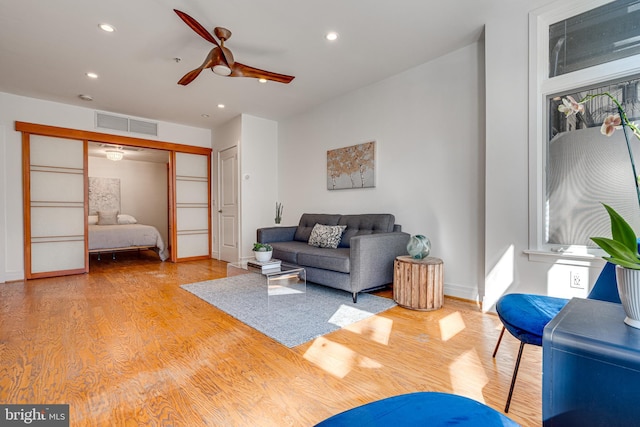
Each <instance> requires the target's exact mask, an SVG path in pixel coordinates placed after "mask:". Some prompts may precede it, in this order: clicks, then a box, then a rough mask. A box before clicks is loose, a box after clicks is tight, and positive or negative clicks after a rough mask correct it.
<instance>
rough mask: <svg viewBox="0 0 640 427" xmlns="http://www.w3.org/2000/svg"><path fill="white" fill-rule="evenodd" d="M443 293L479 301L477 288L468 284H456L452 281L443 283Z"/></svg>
mask: <svg viewBox="0 0 640 427" xmlns="http://www.w3.org/2000/svg"><path fill="white" fill-rule="evenodd" d="M444 294H445V295H447V296H450V297H455V298H461V299H466V300H469V301H475V302H479V301H480V296H479V295H478V289H477V288H470V287H468V286H462V285H456V284H452V283H445V284H444Z"/></svg>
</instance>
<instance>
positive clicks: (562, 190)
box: [529, 0, 640, 255]
mask: <svg viewBox="0 0 640 427" xmlns="http://www.w3.org/2000/svg"><path fill="white" fill-rule="evenodd" d="M557 4H558V3H556V5H557ZM530 23H531V25H530V31H531V34H530V58H531V61H530V63H531V69H530V71H531V72H530V91H529V96H530V111H531V114H530V125H529V130H530V154H531V156H530V158H531V161H530V177H531V180H530V182H531V184H530V194H531V197H530V201H531V203H530V213H531V215H530V218H531V222H530V249H532V250H534V251H545V252H547V251H552V252H569V253H573V254H584V255H586V254H588V253H590V252H594V250H597V247H596V246H595V244H594V243H593V242H592V241H591V240H590V237H591V236H596V235H597V236H607V235H610V232H609V217H608V215H607V213H606V211H605V210H604V208H603V207H602V205H601V203H607V204H610V205H611V206H613V207H614V208H615V209H616V210H617V211H618V212H620V213H621V214H622V215H623V216H624V217H625V219H627V221H629V222H630V223H631V225H632V226H633V227H634V228H635V229H636V230H638V231H640V208H639V207H638V199H637V197H636V190H635V186H634V182H633V173H632V171H631V163H630V160H629V154H628V152H627V145H626V141H625V139H624V134H623V133H622V132H616V133H614V135H613V136H612V137H609V138H607V137H605V136H603V135H601V134H600V125H601V124H602V121H603V119H604V117H606V115H608V114H609V113H611V112H612V111H613V110H614V109H615V105H614V104H613V103H611V102H610V101H609V100H608V99H607V98H605V97H598V98H596V99H594V100H593V101H591V102H589V103H588V104H585V112H584V113H581V114H578V115H572V116H569V117H565V115H564V114H562V113H560V112H558V110H557V107H558V105H559V103H561V102H562V101H561V99H562V98H563V97H566V96H568V95H571V96H572V97H573V98H575V99H576V100H580V99H582V98H583V97H584V96H585V95H586V94H588V93H601V92H609V93H611V94H612V95H613V96H615V97H616V98H617V99H618V101H620V102H622V103H624V108H625V111H626V112H627V115H628V116H629V118H630V119H631V120H634V119H638V117H639V116H640V114H639V113H640V106H639V105H638V99H639V97H640V92H639V89H640V87H639V86H640V85H639V83H640V0H617V1H613V2H611V1H606V0H601V1H597V0H592V1H588V2H585V1H584V0H582V1H579V0H576V1H565V2H564V3H563V4H562V5H561V6H559V7H554V6H553V5H551V6H547V7H545V8H543V9H540V10H538V11H536V12H533V13H532V14H531V16H530ZM632 117H633V118H632ZM630 142H631V143H632V145H634V148H633V150H634V157H635V158H636V159H638V160H639V161H640V142H639V141H638V140H637V138H635V137H633V136H632V135H631V136H630Z"/></svg>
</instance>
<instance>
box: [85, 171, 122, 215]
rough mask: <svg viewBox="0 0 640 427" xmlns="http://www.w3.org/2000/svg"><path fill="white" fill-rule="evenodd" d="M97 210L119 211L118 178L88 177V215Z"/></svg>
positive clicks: (96, 212)
mask: <svg viewBox="0 0 640 427" xmlns="http://www.w3.org/2000/svg"><path fill="white" fill-rule="evenodd" d="M98 211H118V212H120V179H119V178H94V177H89V215H97V214H98Z"/></svg>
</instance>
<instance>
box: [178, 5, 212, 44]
mask: <svg viewBox="0 0 640 427" xmlns="http://www.w3.org/2000/svg"><path fill="white" fill-rule="evenodd" d="M173 11H174V12H175V13H176V14H177V15H178V16H179V17H180V19H182V20H183V21H184V23H185V24H187V25H188V26H189V27H190V28H191V29H192V30H193V31H195V32H196V33H198V35H199V36H200V37H202V38H203V39H205V40H206V41H208V42H211V43H213V44H215V45H216V46H220V45H219V44H218V41H217V40H216V39H215V38H214V37H213V36H212V35H211V33H210V32H209V31H207V30H206V29H205V28H204V27H203V26H202V25H200V23H198V21H196V20H195V19H193V18H192V17H190V16H189V15H187V14H186V13H184V12H181V11H179V10H178V9H173Z"/></svg>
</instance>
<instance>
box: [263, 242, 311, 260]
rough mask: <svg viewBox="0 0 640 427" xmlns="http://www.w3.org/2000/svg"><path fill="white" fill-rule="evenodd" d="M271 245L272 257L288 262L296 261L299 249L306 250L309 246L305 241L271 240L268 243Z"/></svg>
mask: <svg viewBox="0 0 640 427" xmlns="http://www.w3.org/2000/svg"><path fill="white" fill-rule="evenodd" d="M269 244H270V245H271V246H272V247H273V255H272V256H273V258H275V259H279V260H281V261H282V262H286V263H289V264H297V263H298V253H300V251H308V250H309V249H310V248H311V247H310V246H309V245H308V244H307V243H306V242H296V241H293V240H291V241H288V242H272V243H269Z"/></svg>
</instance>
